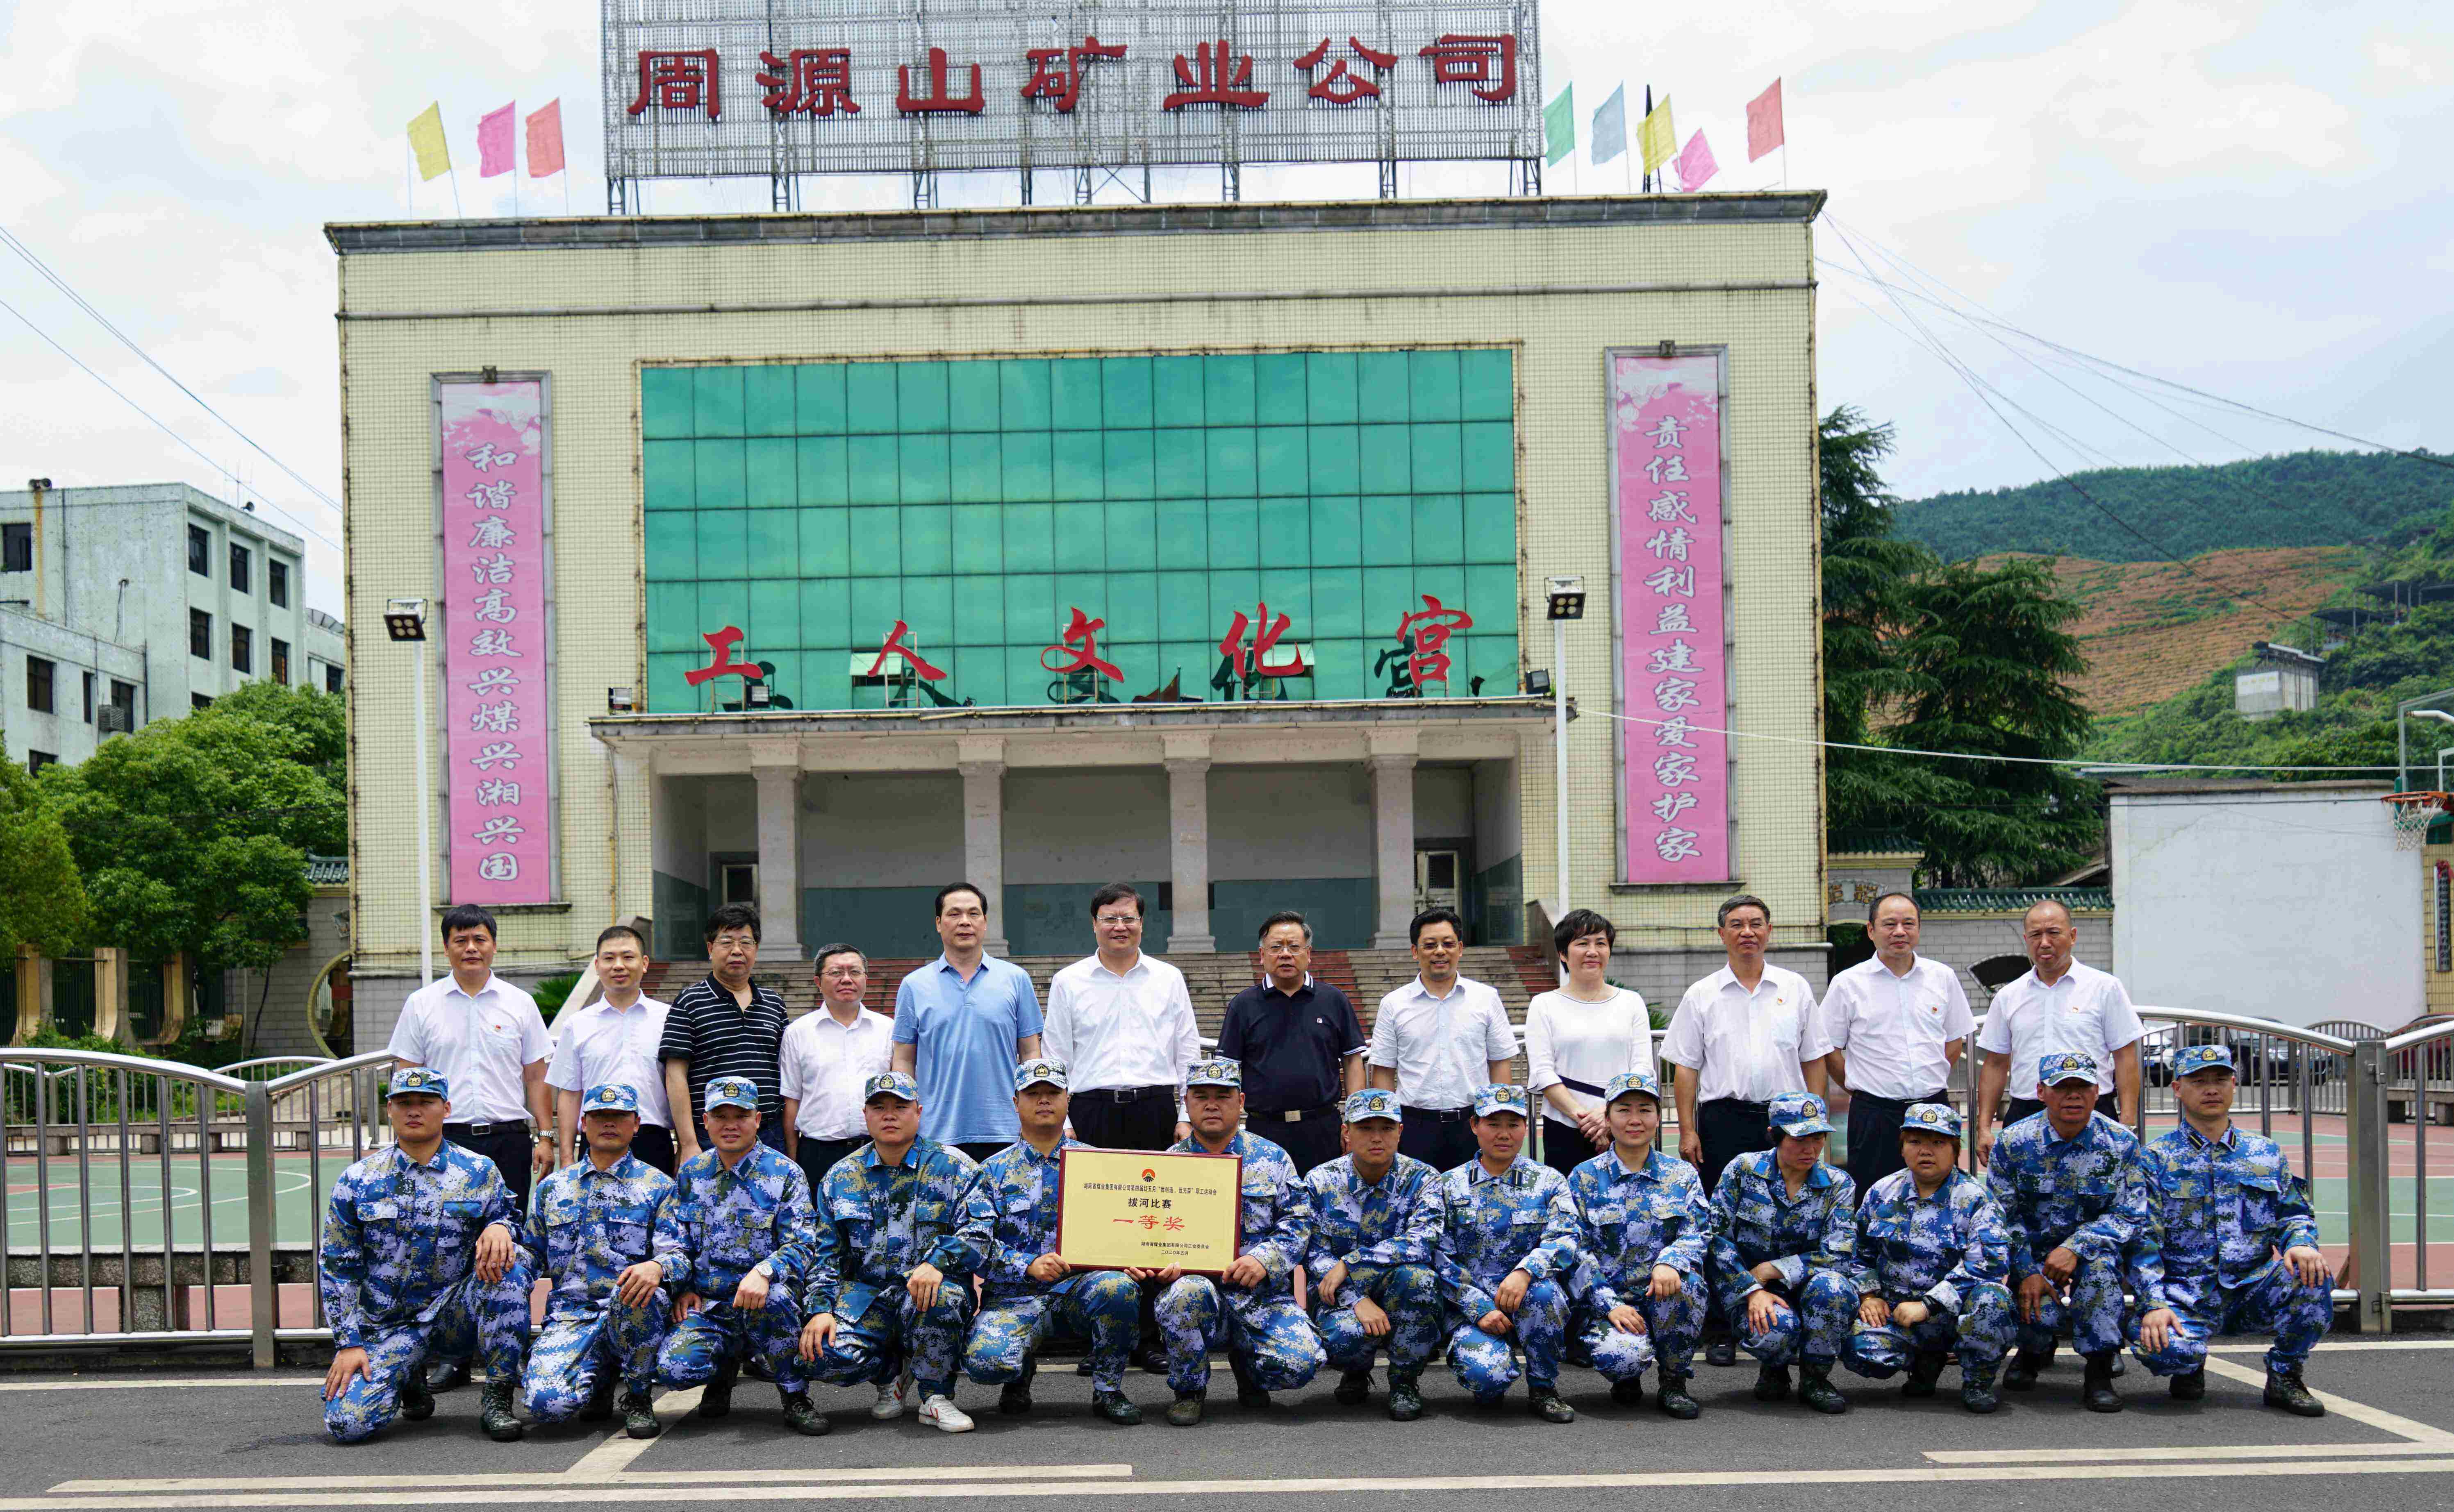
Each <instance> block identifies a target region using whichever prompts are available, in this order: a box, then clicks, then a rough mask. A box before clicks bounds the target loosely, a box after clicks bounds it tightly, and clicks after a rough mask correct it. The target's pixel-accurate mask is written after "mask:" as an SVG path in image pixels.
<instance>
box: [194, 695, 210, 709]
mask: <svg viewBox="0 0 2454 1512" xmlns="http://www.w3.org/2000/svg"><path fill="white" fill-rule="evenodd" d="M188 706H189V707H190V708H211V707H212V706H213V701H212V700H211V699H210V698H207V697H206V696H205V695H204V694H202V693H191V694H189V695H188Z"/></svg>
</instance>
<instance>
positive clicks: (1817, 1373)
mask: <svg viewBox="0 0 2454 1512" xmlns="http://www.w3.org/2000/svg"><path fill="white" fill-rule="evenodd" d="M1798 1400H1799V1401H1800V1402H1801V1403H1805V1404H1806V1405H1807V1406H1808V1407H1811V1408H1813V1409H1814V1410H1815V1411H1817V1412H1820V1413H1823V1414H1825V1415H1827V1416H1830V1417H1838V1416H1840V1414H1841V1413H1844V1412H1846V1411H1848V1410H1849V1399H1848V1398H1846V1397H1844V1396H1842V1395H1841V1394H1840V1387H1838V1386H1835V1385H1834V1384H1833V1383H1832V1367H1831V1366H1830V1365H1800V1366H1799V1367H1798Z"/></svg>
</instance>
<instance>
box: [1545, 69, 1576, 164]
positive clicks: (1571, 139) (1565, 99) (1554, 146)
mask: <svg viewBox="0 0 2454 1512" xmlns="http://www.w3.org/2000/svg"><path fill="white" fill-rule="evenodd" d="M1542 141H1543V144H1544V145H1545V146H1546V147H1548V148H1549V149H1550V155H1549V156H1548V157H1546V158H1544V159H1543V161H1544V162H1545V163H1547V164H1548V165H1549V166H1551V167H1553V168H1557V167H1559V160H1560V159H1561V158H1563V157H1566V156H1567V155H1568V154H1569V153H1571V152H1573V151H1575V150H1576V149H1577V87H1576V86H1575V85H1573V84H1571V85H1569V86H1568V87H1567V88H1566V89H1564V90H1560V91H1559V98H1558V99H1556V100H1553V101H1552V102H1551V103H1550V104H1548V105H1546V106H1544V107H1542Z"/></svg>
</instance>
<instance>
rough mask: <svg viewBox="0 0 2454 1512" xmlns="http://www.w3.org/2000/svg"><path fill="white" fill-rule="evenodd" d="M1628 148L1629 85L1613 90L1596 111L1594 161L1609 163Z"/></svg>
mask: <svg viewBox="0 0 2454 1512" xmlns="http://www.w3.org/2000/svg"><path fill="white" fill-rule="evenodd" d="M1626 150H1627V86H1626V85H1624V84H1622V85H1620V86H1619V88H1618V89H1616V90H1612V91H1611V97H1610V98H1609V99H1607V100H1604V101H1603V102H1602V108H1601V109H1599V110H1596V111H1595V112H1594V145H1593V154H1594V162H1595V163H1597V164H1601V163H1607V162H1609V161H1610V160H1611V159H1612V158H1615V157H1617V156H1619V154H1620V153H1621V152H1624V151H1626Z"/></svg>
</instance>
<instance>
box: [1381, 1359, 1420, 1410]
mask: <svg viewBox="0 0 2454 1512" xmlns="http://www.w3.org/2000/svg"><path fill="white" fill-rule="evenodd" d="M1415 1380H1416V1378H1415V1377H1414V1375H1412V1374H1411V1373H1409V1374H1404V1375H1401V1374H1399V1373H1398V1371H1396V1370H1394V1369H1393V1370H1391V1371H1390V1372H1389V1421H1390V1422H1414V1421H1415V1420H1416V1419H1417V1418H1419V1417H1421V1416H1422V1415H1423V1393H1422V1392H1421V1391H1420V1390H1419V1389H1418V1387H1417V1386H1416V1384H1415Z"/></svg>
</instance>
